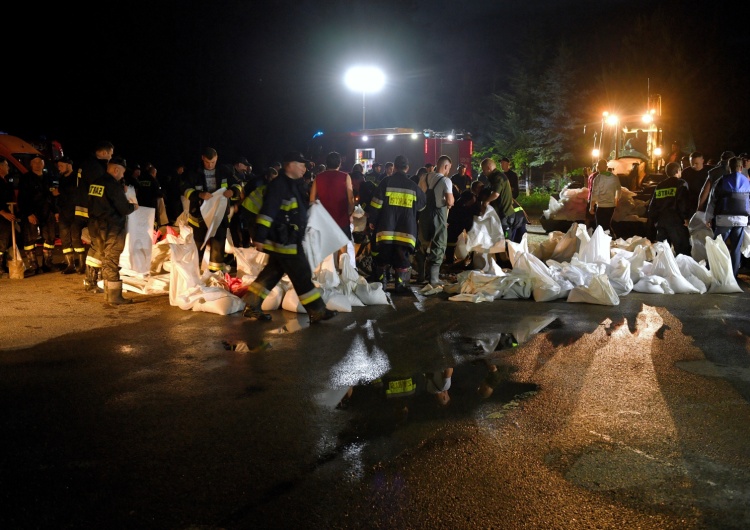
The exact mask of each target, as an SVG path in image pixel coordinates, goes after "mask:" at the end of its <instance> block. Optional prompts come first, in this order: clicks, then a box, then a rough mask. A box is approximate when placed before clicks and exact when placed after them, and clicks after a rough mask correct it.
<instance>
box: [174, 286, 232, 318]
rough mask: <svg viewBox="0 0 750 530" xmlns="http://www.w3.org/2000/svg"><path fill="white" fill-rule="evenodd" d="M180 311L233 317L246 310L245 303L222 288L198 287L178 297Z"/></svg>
mask: <svg viewBox="0 0 750 530" xmlns="http://www.w3.org/2000/svg"><path fill="white" fill-rule="evenodd" d="M178 300H179V303H178V306H179V307H180V309H190V310H192V311H200V312H203V313H214V314H217V315H231V314H232V313H237V312H238V311H242V310H243V309H245V302H243V301H242V299H241V298H240V297H238V296H235V295H233V294H232V293H230V292H229V291H227V290H226V289H223V288H221V287H208V286H205V285H196V286H195V287H193V288H192V289H189V290H188V291H186V292H183V293H182V294H180V295H179V296H178Z"/></svg>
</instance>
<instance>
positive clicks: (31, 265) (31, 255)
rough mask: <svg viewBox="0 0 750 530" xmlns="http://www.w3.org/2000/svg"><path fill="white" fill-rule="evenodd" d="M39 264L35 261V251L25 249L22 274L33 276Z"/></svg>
mask: <svg viewBox="0 0 750 530" xmlns="http://www.w3.org/2000/svg"><path fill="white" fill-rule="evenodd" d="M38 268H39V264H38V263H37V262H36V252H34V251H33V250H27V251H26V270H25V271H24V274H23V275H24V276H27V277H28V276H34V275H35V274H36V273H37V272H38V271H37V269H38Z"/></svg>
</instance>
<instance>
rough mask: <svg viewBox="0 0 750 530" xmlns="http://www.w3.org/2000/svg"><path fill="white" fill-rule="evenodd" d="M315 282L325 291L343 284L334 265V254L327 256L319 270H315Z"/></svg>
mask: <svg viewBox="0 0 750 530" xmlns="http://www.w3.org/2000/svg"><path fill="white" fill-rule="evenodd" d="M312 278H313V281H315V282H317V283H318V285H320V287H322V288H324V289H333V288H335V287H337V286H338V285H339V284H340V283H341V278H339V273H338V272H337V271H336V266H335V265H334V263H333V254H329V255H328V256H326V257H325V258H324V259H323V261H322V262H320V264H319V265H318V267H317V268H315V269H314V270H313V276H312Z"/></svg>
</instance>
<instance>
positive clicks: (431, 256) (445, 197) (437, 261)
mask: <svg viewBox="0 0 750 530" xmlns="http://www.w3.org/2000/svg"><path fill="white" fill-rule="evenodd" d="M451 165H452V161H451V159H450V157H449V156H447V155H442V156H441V157H440V158H438V161H437V164H436V165H435V170H434V171H432V172H430V173H427V175H426V176H425V178H424V179H423V180H422V181H420V184H419V186H420V188H421V189H422V191H424V192H425V196H426V199H427V206H426V207H425V209H424V210H423V211H422V212H420V213H419V247H418V248H417V252H416V254H415V256H414V260H415V262H416V265H417V283H422V282H424V281H425V280H427V281H429V283H430V285H432V286H433V287H437V286H438V285H441V284H442V282H441V281H440V265H442V263H443V260H444V259H445V250H446V248H447V246H448V209H449V208H451V207H452V206H453V203H454V198H453V183H452V182H451V180H450V179H449V178H448V177H447V175H448V174H449V173H450V170H451ZM428 274H429V277H428V276H427V275H428Z"/></svg>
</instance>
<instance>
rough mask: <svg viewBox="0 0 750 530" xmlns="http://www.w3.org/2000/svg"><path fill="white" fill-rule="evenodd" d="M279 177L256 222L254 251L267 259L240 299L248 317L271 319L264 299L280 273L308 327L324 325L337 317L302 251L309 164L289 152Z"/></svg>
mask: <svg viewBox="0 0 750 530" xmlns="http://www.w3.org/2000/svg"><path fill="white" fill-rule="evenodd" d="M283 160H284V161H283V169H282V171H281V173H280V174H279V176H278V177H276V178H275V179H273V180H272V181H271V182H269V183H268V187H267V189H266V193H265V196H264V197H263V206H262V207H261V209H260V212H259V213H258V215H257V218H256V228H255V230H256V231H255V239H254V241H253V246H255V248H256V249H257V250H259V251H263V252H265V253H267V254H268V264H266V266H265V267H264V268H263V270H262V271H260V274H258V277H257V278H256V279H255V281H254V282H253V283H252V284H250V286H249V287H248V289H247V294H245V296H244V297H243V300H244V301H245V304H246V307H245V311H244V313H243V315H244V316H246V317H248V318H255V319H257V320H271V315H269V314H267V313H264V312H263V310H262V308H261V306H262V305H263V300H265V299H266V297H267V296H268V295H269V294H270V293H271V289H273V288H274V287H275V286H276V284H277V283H279V281H280V280H281V278H282V277H283V276H284V274H286V275H288V276H289V279H290V280H291V282H292V285H293V286H294V290H295V292H296V293H297V296H298V297H299V301H300V303H301V304H302V305H303V307H304V308H305V310H306V311H307V313H308V315H310V324H314V323H316V322H318V321H320V320H328V319H329V318H332V317H334V316H336V315H337V314H338V312H337V311H330V310H328V309H327V308H326V306H325V303H324V302H323V298H322V296H321V291H320V289H318V288H317V287H315V284H313V282H312V270H311V269H310V264H309V263H308V261H307V257H306V256H305V253H304V251H303V250H302V238H303V236H304V234H305V229H306V228H307V204H308V202H309V194H308V193H307V192H306V191H305V190H304V189H303V185H304V183H303V181H302V177H303V176H304V174H305V172H306V171H307V166H306V164H307V163H308V161H307V159H305V158H304V157H303V156H302V154H301V153H296V152H292V153H287V154H286V155H284V159H283Z"/></svg>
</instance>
